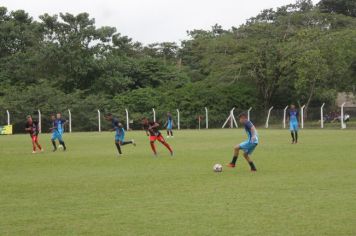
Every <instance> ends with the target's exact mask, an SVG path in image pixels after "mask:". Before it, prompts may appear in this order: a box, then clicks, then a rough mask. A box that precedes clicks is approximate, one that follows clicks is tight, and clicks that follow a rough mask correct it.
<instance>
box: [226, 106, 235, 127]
mask: <svg viewBox="0 0 356 236" xmlns="http://www.w3.org/2000/svg"><path fill="white" fill-rule="evenodd" d="M234 110H235V107H234V108H232V109H231V111H230V114H229V116H228V117H227V119H226V121H225V123H224V124H223V126H222V128H225V125H226V124H227V122H229V121H230V128H233V127H234V124H235V125H236V128H238V126H237V122H236V119H235V117H234Z"/></svg>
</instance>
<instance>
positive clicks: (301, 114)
mask: <svg viewBox="0 0 356 236" xmlns="http://www.w3.org/2000/svg"><path fill="white" fill-rule="evenodd" d="M304 108H305V105H303V106H302V107H301V108H300V124H301V125H300V127H301V128H302V129H304Z"/></svg>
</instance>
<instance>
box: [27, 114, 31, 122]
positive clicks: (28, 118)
mask: <svg viewBox="0 0 356 236" xmlns="http://www.w3.org/2000/svg"><path fill="white" fill-rule="evenodd" d="M26 119H27V122H29V123H32V116H31V115H28V116H26Z"/></svg>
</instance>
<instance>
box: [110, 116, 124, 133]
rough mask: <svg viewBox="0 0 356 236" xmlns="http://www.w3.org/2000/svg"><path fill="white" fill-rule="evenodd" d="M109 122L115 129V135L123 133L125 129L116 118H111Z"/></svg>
mask: <svg viewBox="0 0 356 236" xmlns="http://www.w3.org/2000/svg"><path fill="white" fill-rule="evenodd" d="M111 123H112V127H113V129H114V130H115V132H116V135H117V136H120V135H123V134H124V133H125V130H124V128H123V127H121V126H120V124H119V120H118V119H116V118H113V119H112V121H111Z"/></svg>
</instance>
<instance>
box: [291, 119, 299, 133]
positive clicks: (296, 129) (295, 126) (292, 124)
mask: <svg viewBox="0 0 356 236" xmlns="http://www.w3.org/2000/svg"><path fill="white" fill-rule="evenodd" d="M289 130H290V131H298V122H295V121H292V122H289Z"/></svg>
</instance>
